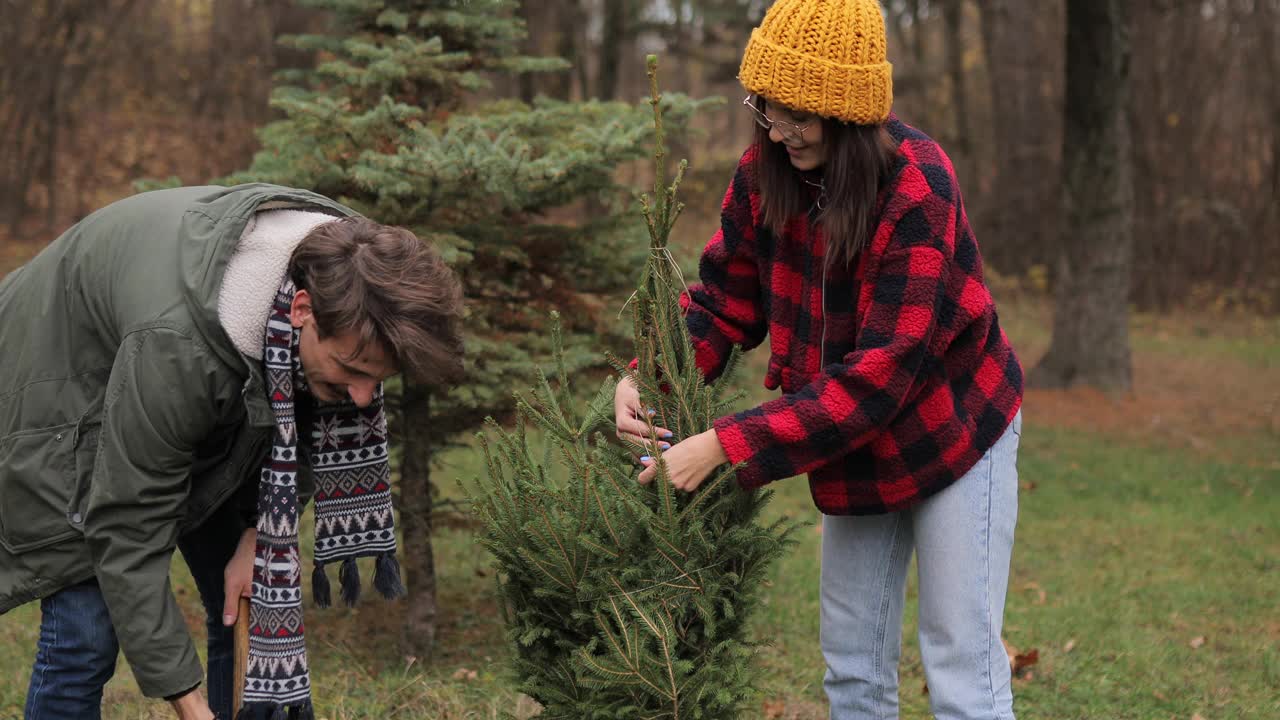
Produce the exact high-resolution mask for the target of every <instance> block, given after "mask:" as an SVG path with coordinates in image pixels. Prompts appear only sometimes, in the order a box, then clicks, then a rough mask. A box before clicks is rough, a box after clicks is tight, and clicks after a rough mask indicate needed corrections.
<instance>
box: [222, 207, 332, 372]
mask: <svg viewBox="0 0 1280 720" xmlns="http://www.w3.org/2000/svg"><path fill="white" fill-rule="evenodd" d="M334 219H335V218H334V217H333V216H332V215H326V214H325V213H320V212H308V211H304V210H264V211H261V212H259V213H257V214H256V215H254V217H253V219H252V220H250V221H249V224H248V225H247V226H245V229H244V233H243V234H241V235H240V242H239V244H238V245H236V250H235V253H234V254H232V256H231V260H230V261H229V262H228V263H227V270H226V273H225V274H224V275H223V277H222V287H221V288H220V289H219V290H218V320H219V321H220V322H221V323H222V329H223V330H225V331H226V333H227V335H228V336H230V337H231V342H232V344H234V345H235V346H236V349H237V350H239V351H240V352H241V353H243V354H245V355H248V356H249V357H251V358H254V359H257V360H261V359H262V344H263V340H264V338H265V335H266V327H267V316H268V315H270V314H271V303H272V302H273V301H274V300H275V296H276V291H277V290H279V289H280V283H282V282H284V276H285V273H286V272H288V270H289V258H290V257H291V256H292V255H293V249H294V248H296V247H297V246H298V243H300V242H302V239H303V238H305V237H306V236H307V234H308V233H310V232H311V231H312V230H314V229H315V228H316V227H318V226H320V225H323V224H324V223H327V222H329V221H331V220H334Z"/></svg>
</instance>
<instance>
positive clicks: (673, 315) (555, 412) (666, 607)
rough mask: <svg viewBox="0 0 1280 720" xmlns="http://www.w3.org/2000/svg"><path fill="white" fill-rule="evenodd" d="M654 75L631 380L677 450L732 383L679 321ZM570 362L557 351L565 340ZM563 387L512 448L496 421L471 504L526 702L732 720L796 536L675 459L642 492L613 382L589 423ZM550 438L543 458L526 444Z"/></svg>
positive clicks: (758, 500)
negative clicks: (762, 607)
mask: <svg viewBox="0 0 1280 720" xmlns="http://www.w3.org/2000/svg"><path fill="white" fill-rule="evenodd" d="M656 62H657V61H656V59H655V58H654V57H653V56H650V58H649V60H648V63H649V78H650V86H651V89H652V99H651V101H650V102H651V104H652V105H653V113H654V124H655V127H656V128H657V142H656V146H657V150H656V153H655V166H656V180H655V182H654V190H653V194H652V195H646V196H644V197H642V199H641V202H642V206H643V212H644V218H645V221H646V224H647V226H648V231H649V258H648V261H647V262H646V263H645V266H644V270H643V273H642V275H641V279H640V285H639V288H638V290H637V291H636V293H635V295H634V296H633V297H632V299H631V303H630V305H631V308H632V312H633V315H634V342H635V351H636V356H637V358H638V359H639V362H638V363H636V364H635V367H634V368H632V367H628V366H626V365H623V364H622V363H620V362H619V361H618V360H617V359H616V358H610V361H611V363H612V364H613V365H614V366H615V369H616V370H617V371H618V372H619V373H620V374H622V375H625V376H627V377H630V378H631V379H632V380H634V381H635V383H636V385H637V387H638V388H639V389H640V394H641V398H642V399H643V401H644V402H645V403H647V406H648V407H650V408H653V409H654V410H655V413H654V414H653V415H652V420H651V425H650V434H651V438H650V439H651V441H652V442H653V443H654V446H655V447H656V443H657V440H658V438H657V437H656V435H654V433H655V431H654V430H653V428H654V427H655V426H656V427H666V428H668V429H670V430H672V431H673V432H674V433H675V437H674V438H673V439H672V442H678V441H679V440H681V439H683V438H686V437H688V436H690V435H693V434H696V433H698V432H701V431H704V430H706V429H707V428H709V427H711V423H712V421H713V420H714V419H715V418H716V417H717V416H719V415H721V414H723V413H724V412H726V411H727V409H728V407H729V405H730V404H731V403H732V402H733V400H734V399H733V398H725V397H723V390H724V388H725V385H726V381H725V377H727V376H729V375H731V374H732V364H734V363H736V353H735V358H734V360H732V361H731V367H730V369H729V370H727V371H726V373H725V374H724V376H722V377H721V379H720V380H718V381H717V382H716V383H715V384H714V385H708V384H707V383H706V382H705V381H704V379H703V377H702V374H701V372H700V371H699V370H698V368H697V366H696V365H695V363H694V350H693V345H692V343H691V341H690V337H689V333H688V329H687V328H686V326H685V323H684V318H683V313H682V311H681V308H680V302H679V296H680V289H681V287H680V286H681V285H682V283H681V282H680V281H679V280H678V277H679V275H678V272H679V271H678V270H677V269H676V265H675V263H674V260H673V259H672V257H671V254H670V252H669V251H668V249H667V237H668V235H669V233H670V231H671V226H672V224H673V223H674V222H675V220H676V217H677V216H678V215H679V213H680V210H681V207H682V206H681V204H679V203H678V202H677V201H676V190H677V188H678V187H679V184H680V179H681V177H682V175H683V173H684V169H685V163H684V162H681V164H680V169H679V171H678V172H677V173H676V175H675V178H674V179H673V180H672V182H671V184H670V185H667V173H666V158H665V153H666V150H665V144H664V138H663V128H662V120H663V113H662V106H661V104H660V96H659V94H658V89H657V79H656ZM553 342H554V344H555V346H556V347H557V348H559V347H560V341H559V337H558V335H557V334H554V333H553ZM555 358H556V366H555V378H554V380H552V379H550V378H547V377H546V376H545V375H542V376H541V377H540V382H539V383H538V385H537V386H536V387H535V388H534V389H533V390H532V392H531V393H529V394H528V396H527V397H522V399H521V401H520V403H519V408H518V412H519V420H518V422H517V423H516V426H515V429H514V430H513V431H511V432H507V431H504V430H503V429H502V428H500V427H499V426H498V425H497V424H496V423H493V422H492V421H491V423H490V424H491V428H490V435H492V436H493V438H494V439H493V440H489V439H488V438H487V437H485V436H481V442H482V446H483V448H484V451H485V459H486V462H487V467H488V475H487V478H482V479H480V480H478V481H477V483H476V485H475V486H474V487H473V488H470V490H471V492H470V496H471V500H472V503H473V507H474V509H475V512H476V513H477V515H478V516H479V517H480V518H481V519H482V521H483V525H484V531H483V535H482V539H483V542H484V544H485V545H486V547H487V548H488V549H489V550H490V551H491V552H492V553H493V556H494V560H495V563H496V565H497V568H498V592H499V596H500V599H501V604H502V607H503V610H504V616H505V620H506V623H507V631H508V635H509V638H510V640H511V641H512V643H513V644H514V646H515V657H514V671H515V674H516V676H517V677H518V680H519V684H520V689H521V690H522V691H523V692H525V693H527V694H528V695H530V696H531V697H533V698H534V699H536V700H537V701H538V702H540V703H541V704H542V705H543V707H544V710H543V713H542V715H541V716H540V717H546V718H574V719H575V720H579V719H582V718H672V719H677V718H707V719H711V718H733V717H737V716H738V714H739V712H740V711H741V709H742V706H743V704H744V701H745V700H746V699H747V698H748V697H749V695H750V692H751V688H752V687H753V682H752V681H753V675H752V672H751V669H750V659H751V656H752V654H753V644H752V643H751V642H749V641H748V638H747V633H746V622H747V619H748V617H749V616H750V614H751V611H752V610H753V609H754V608H755V607H756V605H757V604H758V602H759V591H760V588H761V586H762V583H763V581H764V579H765V577H766V572H767V568H768V564H769V562H770V561H771V560H773V559H774V558H776V557H777V556H778V555H779V554H780V553H781V552H782V550H783V548H784V546H785V545H786V544H787V543H788V540H787V536H788V533H789V532H790V527H788V526H787V525H786V524H785V522H784V521H781V520H780V521H778V522H775V523H773V524H771V525H768V526H765V525H762V524H761V522H760V520H759V516H760V511H761V509H762V508H763V507H764V506H765V504H766V502H767V500H768V495H769V494H768V493H767V492H755V493H748V492H744V491H742V490H741V489H739V488H738V487H737V483H736V482H735V477H734V475H735V474H734V470H735V468H733V467H728V466H726V467H724V468H721V469H720V470H719V471H718V472H717V473H716V474H714V475H713V477H711V478H710V479H708V481H707V482H705V483H704V484H703V485H702V487H701V488H699V489H698V490H697V491H696V492H694V493H688V494H686V493H682V492H678V491H676V490H675V489H674V488H673V487H672V486H671V483H670V480H669V478H668V476H667V474H666V470H665V467H664V466H663V463H662V460H661V455H657V463H658V468H659V477H658V478H656V479H655V481H654V482H653V483H651V484H650V485H648V486H641V485H640V484H638V483H637V482H636V475H637V472H638V468H637V466H636V464H635V460H634V457H633V456H632V454H631V449H630V448H627V447H620V446H619V445H618V444H616V443H612V442H609V441H608V440H607V439H606V433H609V434H611V431H610V426H611V425H612V423H613V392H614V387H615V382H614V381H613V379H612V378H610V379H608V380H606V381H605V382H604V383H603V385H602V386H601V387H600V389H599V392H597V393H596V395H595V397H594V399H593V400H592V401H591V402H589V403H588V404H586V406H585V407H580V406H579V403H575V402H574V401H573V400H572V399H571V395H570V393H569V392H568V389H569V387H570V384H569V371H568V367H567V365H566V363H565V359H564V355H563V353H560V352H557V353H556V355H555ZM530 425H532V426H534V427H537V428H540V429H541V430H542V431H543V432H544V433H545V441H544V442H545V446H544V447H543V448H542V449H541V450H539V449H538V448H537V447H535V446H536V444H537V443H535V442H533V441H532V440H531V438H530V436H529V434H528V433H527V432H526V430H527V429H528V427H529V426H530Z"/></svg>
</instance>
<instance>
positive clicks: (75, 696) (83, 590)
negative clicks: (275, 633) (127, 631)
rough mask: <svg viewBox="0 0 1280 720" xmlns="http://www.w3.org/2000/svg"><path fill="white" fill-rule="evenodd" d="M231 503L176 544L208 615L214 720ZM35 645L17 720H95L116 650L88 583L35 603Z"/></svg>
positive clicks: (227, 665)
mask: <svg viewBox="0 0 1280 720" xmlns="http://www.w3.org/2000/svg"><path fill="white" fill-rule="evenodd" d="M231 505H232V503H228V504H227V506H226V507H224V508H221V509H220V510H219V511H218V512H215V513H214V515H213V516H212V517H211V518H210V519H209V520H208V521H206V522H205V523H204V525H201V526H200V527H199V528H197V529H196V530H194V531H193V532H190V533H188V534H186V535H184V536H182V537H181V538H180V539H179V540H178V549H179V550H181V551H182V557H183V559H184V560H185V561H186V563H187V567H188V568H190V570H191V575H192V577H194V578H195V581H196V587H197V589H198V590H199V591H200V599H201V600H202V601H203V602H204V607H205V612H206V613H207V615H208V621H207V625H208V628H209V677H208V681H207V684H206V686H205V688H204V692H205V696H206V697H207V698H208V700H209V707H210V708H212V710H213V712H214V714H215V715H216V716H217V717H218V718H220V719H221V718H230V717H231V701H232V691H233V688H232V687H231V685H232V683H233V682H234V672H235V671H234V664H233V663H234V658H233V654H234V634H233V632H232V629H231V628H227V627H224V626H223V624H222V595H223V576H222V573H223V570H225V569H226V566H227V562H228V561H230V560H231V556H232V554H233V553H234V552H235V549H236V544H237V543H238V542H239V540H240V533H241V522H240V520H239V519H238V518H237V517H236V514H235V511H234V508H233V507H231ZM40 613H41V621H40V639H39V641H38V642H37V644H36V661H35V666H34V667H33V668H32V671H31V684H30V686H29V687H28V690H27V706H26V713H25V716H24V717H25V720H70V719H71V718H75V720H99V719H100V718H101V717H102V707H101V705H102V688H103V686H105V685H106V684H107V681H108V680H110V679H111V676H112V675H113V674H114V673H115V669H116V656H117V655H118V654H119V652H120V644H119V642H118V641H117V639H116V633H115V630H114V629H113V628H112V626H111V618H110V616H109V615H108V614H107V605H106V602H105V601H104V600H103V597H102V592H101V591H100V590H99V589H98V583H97V581H96V580H88V581H86V582H83V583H80V584H79V585H73V586H71V587H68V588H64V589H62V590H60V591H58V592H56V593H54V594H53V595H50V596H48V597H46V598H45V599H44V600H42V601H40Z"/></svg>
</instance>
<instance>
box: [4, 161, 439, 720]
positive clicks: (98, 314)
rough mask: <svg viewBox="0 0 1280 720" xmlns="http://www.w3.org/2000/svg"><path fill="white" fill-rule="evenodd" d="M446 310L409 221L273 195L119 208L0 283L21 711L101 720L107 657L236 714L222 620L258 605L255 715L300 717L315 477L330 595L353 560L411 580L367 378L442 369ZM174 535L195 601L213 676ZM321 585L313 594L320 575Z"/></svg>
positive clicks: (10, 568)
mask: <svg viewBox="0 0 1280 720" xmlns="http://www.w3.org/2000/svg"><path fill="white" fill-rule="evenodd" d="M460 314H461V290H460V286H459V284H458V281H457V279H456V278H455V277H454V275H453V273H452V272H451V271H450V270H449V268H448V267H447V266H446V265H445V264H444V263H443V262H442V260H441V259H440V257H439V254H438V253H437V252H436V251H435V250H434V249H432V248H431V247H429V246H427V245H425V244H424V243H422V242H421V241H419V240H418V239H417V238H416V237H414V236H413V234H412V233H410V232H409V231H407V230H404V229H401V228H392V227H387V226H383V225H379V224H377V223H374V222H372V221H370V220H367V219H365V218H361V217H359V216H357V215H356V214H355V213H354V212H353V211H351V210H349V209H348V208H345V207H343V206H342V205H339V204H337V203H335V202H332V201H330V200H328V199H326V198H323V197H320V196H318V195H315V194H313V193H309V192H306V191H303V190H295V189H290V188H284V187H278V186H274V185H262V184H255V185H241V186H237V187H230V188H225V187H195V188H178V189H173V190H161V191H156V192H150V193H143V194H141V195H137V196H134V197H131V198H128V199H126V200H122V201H120V202H117V203H114V204H112V205H109V206H108V207H106V208H104V209H102V210H99V211H98V212H95V213H93V214H92V215H90V216H88V217H87V218H85V219H84V220H83V221H81V222H80V223H78V224H77V225H76V226H74V227H72V228H71V229H70V230H68V231H67V232H66V233H64V234H63V235H62V236H61V237H59V238H58V239H57V240H56V241H55V242H54V243H53V244H51V245H50V246H49V247H48V248H46V249H45V250H44V251H43V252H41V253H40V254H39V255H37V256H36V257H35V258H34V259H33V260H32V261H31V262H30V263H28V264H27V265H25V266H23V267H21V268H19V269H17V270H15V271H14V272H12V273H11V274H10V275H9V276H8V277H6V278H4V280H3V281H2V282H0V613H3V612H7V611H8V610H10V609H11V608H14V607H16V606H18V605H20V604H23V603H25V602H28V601H31V600H36V599H39V600H40V601H41V611H42V627H41V633H40V639H39V642H38V647H37V653H36V661H35V665H34V669H33V672H32V677H31V684H30V689H29V691H28V698H27V707H26V718H27V720H48V719H51V718H98V717H100V704H101V697H102V688H103V686H104V685H105V683H106V682H107V680H108V679H110V677H111V675H112V674H113V672H114V670H115V661H116V655H117V652H118V649H123V651H124V654H125V658H126V659H127V661H128V662H129V664H130V666H131V667H132V669H133V673H134V676H135V677H136V679H137V681H138V685H139V687H140V688H141V689H142V692H143V693H144V694H145V695H147V696H149V697H156V698H165V699H167V700H169V701H170V702H171V703H172V705H173V708H174V710H175V712H176V713H177V715H178V717H180V718H200V719H204V718H212V717H215V712H216V713H217V714H216V717H220V718H230V712H231V710H230V705H231V697H232V691H233V688H232V687H231V684H232V682H231V677H230V676H231V674H232V657H231V655H232V650H231V643H232V638H231V632H230V630H229V628H228V627H227V626H230V625H233V624H234V622H235V616H236V608H237V598H239V597H241V596H249V595H252V598H253V611H252V623H253V626H254V629H255V632H254V635H253V639H252V640H251V657H250V669H249V674H250V680H249V682H248V683H247V685H246V688H245V691H246V703H247V704H250V705H252V706H253V707H254V708H255V713H260V714H262V716H264V717H265V716H266V715H269V714H270V713H271V712H272V711H279V710H280V709H284V710H286V711H295V712H301V711H303V710H304V709H305V711H306V712H310V705H309V692H308V691H309V678H308V677H307V675H306V662H305V657H304V656H303V646H302V634H301V632H302V631H301V627H302V623H301V605H300V599H301V590H300V583H299V580H298V576H299V575H300V569H299V567H298V562H297V558H298V549H297V538H296V527H297V512H298V509H299V507H300V502H302V501H305V498H306V497H307V496H308V495H310V493H311V487H310V480H311V477H310V475H313V474H314V476H315V482H316V486H317V488H316V490H315V498H316V514H317V547H316V556H315V557H316V560H317V563H325V562H337V561H343V563H344V567H343V569H342V573H341V577H342V581H343V589H342V590H343V596H344V598H345V599H347V600H348V601H349V602H354V600H355V596H356V595H357V594H358V591H359V582H360V581H359V575H358V572H357V571H356V570H355V557H357V556H363V557H370V556H372V557H376V558H377V561H376V565H377V576H376V577H375V580H374V584H375V586H377V587H378V589H379V590H380V591H382V593H383V594H384V595H388V596H394V595H395V594H397V593H400V592H403V588H402V587H401V586H400V581H399V575H398V566H396V565H395V560H394V557H393V553H394V528H393V527H392V525H391V512H390V510H391V508H390V493H389V487H388V485H389V475H388V472H387V470H386V425H385V418H384V417H383V416H382V413H381V382H382V381H383V380H386V379H387V378H389V377H391V376H392V375H394V374H396V373H397V372H400V371H404V372H405V373H406V374H408V375H410V376H411V377H413V378H415V379H416V380H418V381H420V382H425V383H428V384H432V385H437V386H439V385H444V384H446V383H448V382H449V381H450V379H451V378H454V377H456V375H457V374H458V373H459V372H460V363H461V360H460V358H461V340H460V336H459V329H458V321H459V317H460ZM295 407H296V417H297V419H298V420H300V421H299V422H296V428H297V429H296V431H295ZM299 445H301V447H299ZM295 453H296V454H295ZM353 487H356V489H355V490H354V491H353V490H352V488H353ZM300 497H301V499H300ZM335 508H336V509H335ZM353 520H354V521H355V522H354V524H353ZM356 525H358V526H359V527H358V529H357V528H356ZM255 527H256V530H255ZM175 547H177V548H179V549H180V550H181V551H182V555H183V558H184V560H185V561H186V563H187V565H188V566H189V567H190V569H191V573H192V575H193V576H194V578H195V581H196V585H197V587H198V589H199V591H200V595H201V598H202V600H203V602H204V605H205V608H206V610H207V611H208V614H209V623H208V624H209V673H208V680H207V685H205V686H204V687H203V688H202V687H201V684H202V679H203V673H202V672H201V669H200V664H199V660H198V658H197V655H196V652H195V648H194V646H193V644H192V640H191V638H190V636H189V634H188V632H187V630H186V626H185V624H184V622H183V617H182V613H181V612H180V610H179V608H178V605H177V603H176V601H175V598H174V596H173V593H172V591H171V589H170V581H169V566H170V559H171V557H172V554H173V550H174V548H175ZM355 548H358V549H355ZM313 580H314V581H315V583H316V591H315V592H316V597H317V600H318V601H319V602H321V603H324V604H327V602H328V583H327V578H326V577H325V573H324V570H323V568H322V567H319V566H318V567H317V571H316V575H315V576H314V577H313ZM206 697H207V699H206Z"/></svg>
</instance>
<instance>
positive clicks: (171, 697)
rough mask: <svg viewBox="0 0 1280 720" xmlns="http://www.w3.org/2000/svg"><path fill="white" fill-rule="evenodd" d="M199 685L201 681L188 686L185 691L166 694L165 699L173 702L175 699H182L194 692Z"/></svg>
mask: <svg viewBox="0 0 1280 720" xmlns="http://www.w3.org/2000/svg"><path fill="white" fill-rule="evenodd" d="M198 687H200V683H196V684H195V685H192V686H191V687H189V688H187V689H186V690H183V691H182V692H180V693H175V694H173V695H165V696H164V699H165V701H166V702H173V701H174V700H181V699H182V698H184V697H186V696H187V695H190V694H191V693H192V692H194V691H195V689H196V688H198Z"/></svg>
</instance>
